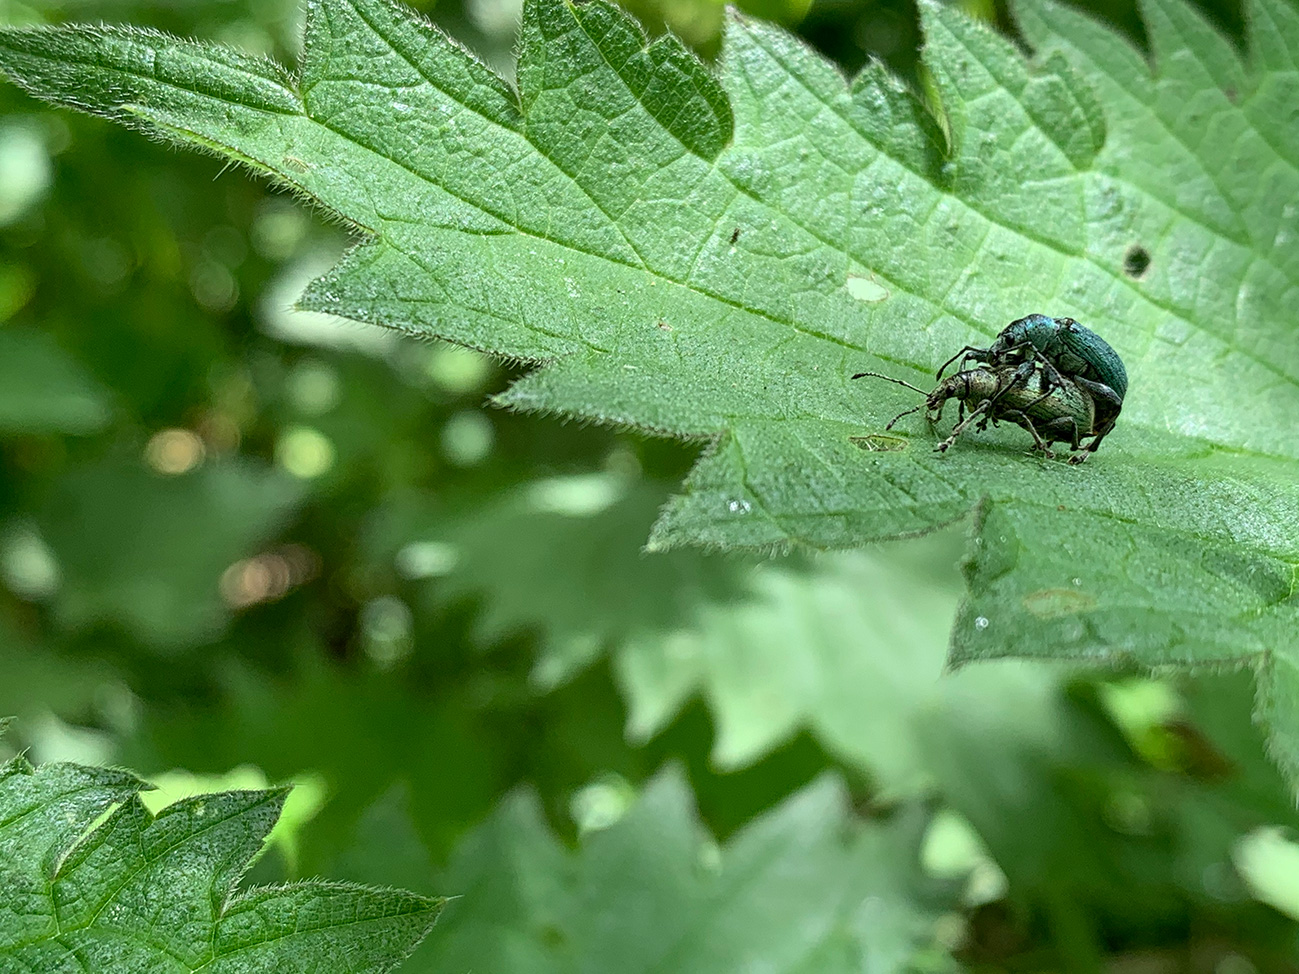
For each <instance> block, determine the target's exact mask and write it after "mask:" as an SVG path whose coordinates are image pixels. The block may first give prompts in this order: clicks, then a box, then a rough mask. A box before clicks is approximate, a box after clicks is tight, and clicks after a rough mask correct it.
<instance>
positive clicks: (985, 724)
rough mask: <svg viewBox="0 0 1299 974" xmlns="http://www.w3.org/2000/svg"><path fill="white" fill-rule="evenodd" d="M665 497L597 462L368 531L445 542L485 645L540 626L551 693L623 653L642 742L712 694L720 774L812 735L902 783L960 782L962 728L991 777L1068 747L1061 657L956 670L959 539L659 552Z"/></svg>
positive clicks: (454, 587)
mask: <svg viewBox="0 0 1299 974" xmlns="http://www.w3.org/2000/svg"><path fill="white" fill-rule="evenodd" d="M665 494H666V490H665V489H664V487H663V486H661V485H656V484H652V483H645V484H628V483H626V482H625V481H622V480H621V479H620V478H617V477H614V476H612V475H588V476H576V477H566V478H552V479H549V480H544V481H537V482H534V483H531V484H527V485H524V486H522V487H520V488H519V489H517V490H515V491H513V492H510V493H507V494H504V495H502V496H501V497H500V498H499V499H497V500H495V501H493V502H490V503H485V504H483V505H481V506H478V507H476V508H474V509H473V511H472V512H470V513H467V514H462V515H459V516H448V514H447V513H446V512H443V511H440V510H438V508H437V507H436V506H434V505H432V504H431V503H430V502H428V501H423V502H422V503H421V502H420V501H417V500H415V499H407V500H406V501H405V502H404V503H397V502H393V503H391V504H390V505H389V508H388V510H387V511H386V512H385V515H384V518H383V519H382V521H381V522H380V523H379V524H377V525H375V526H374V528H373V529H372V532H371V534H372V536H371V539H370V544H371V546H372V547H373V548H375V549H378V550H377V551H376V554H377V553H379V551H383V553H385V554H387V553H391V552H395V553H396V560H397V563H398V567H399V568H400V567H401V566H402V564H403V563H404V562H406V561H413V560H414V559H415V556H416V553H417V552H419V551H421V550H429V551H436V552H437V553H438V554H439V556H440V557H441V558H442V559H443V561H444V567H445V574H441V575H439V576H438V577H436V578H434V579H431V580H430V581H429V582H428V583H427V588H426V590H425V592H426V599H427V600H428V601H430V602H433V603H435V604H440V605H445V604H448V603H453V602H455V601H458V600H460V599H464V598H467V597H478V598H480V600H481V610H480V612H479V615H478V616H477V619H476V623H475V630H474V638H475V639H476V641H478V642H479V643H480V644H481V645H484V646H491V645H493V644H495V643H498V642H500V641H502V640H504V639H506V638H508V637H510V636H513V635H516V634H518V633H519V632H522V631H529V630H531V631H535V632H537V634H538V636H539V642H540V655H539V658H538V660H537V663H536V666H535V668H534V670H533V677H534V680H535V681H536V682H538V683H540V684H541V685H542V686H545V687H551V686H554V685H555V684H556V683H559V682H562V681H564V680H567V679H569V678H570V677H571V676H572V675H573V674H574V673H575V672H576V671H578V670H579V669H581V668H582V667H583V666H586V665H587V664H589V663H590V662H592V661H593V660H595V659H599V658H601V657H603V656H604V655H606V654H607V655H608V656H609V657H610V658H611V660H612V665H613V670H614V675H615V678H616V679H617V681H618V684H619V686H620V688H621V690H622V692H623V694H624V696H625V698H626V700H627V705H628V717H627V734H628V736H629V737H630V738H631V739H632V740H633V741H636V742H643V741H645V740H646V739H647V738H649V737H651V736H653V735H654V734H656V733H658V732H659V731H661V730H662V729H663V728H664V727H666V726H667V725H668V724H669V723H671V721H672V720H673V719H675V718H676V716H677V715H678V714H679V713H680V711H681V709H682V707H683V705H684V704H685V703H686V701H688V700H689V699H690V698H691V697H692V696H694V695H696V694H699V695H702V696H703V697H704V698H705V700H706V701H707V702H708V705H709V707H710V709H711V710H712V713H713V716H714V720H715V724H716V739H715V741H714V745H713V752H712V758H713V761H714V762H716V763H717V764H718V765H719V766H720V767H722V768H736V767H742V766H745V765H748V764H750V763H752V762H754V761H756V760H758V759H760V758H761V757H763V756H764V755H766V754H767V753H769V752H770V751H771V750H773V749H775V748H776V747H778V746H780V745H781V744H783V743H785V742H786V741H787V740H788V739H789V738H790V737H792V736H793V735H794V734H795V733H797V732H798V731H799V730H801V729H803V728H808V729H811V730H812V731H813V732H814V733H815V734H816V735H817V737H818V738H819V739H820V740H821V741H822V743H823V744H824V745H825V746H826V747H827V748H828V749H829V750H830V751H832V752H833V753H835V754H836V755H838V756H840V757H842V758H844V759H847V760H849V761H851V762H853V763H854V764H855V765H857V766H859V767H861V768H862V769H863V770H865V771H867V772H869V773H870V774H871V775H872V777H873V778H874V780H875V783H876V785H877V787H879V788H880V789H881V790H882V791H884V792H886V793H888V794H890V795H898V794H907V793H912V792H915V791H918V790H924V789H926V788H930V787H932V786H934V785H935V784H936V783H938V782H937V781H936V779H938V778H940V777H943V776H947V775H950V773H951V770H950V768H949V762H948V761H947V759H946V758H945V757H944V754H945V752H947V751H949V750H950V749H951V748H952V747H953V743H954V741H955V739H957V738H959V739H960V740H961V741H963V742H964V744H965V746H969V747H971V748H973V749H976V750H977V751H978V753H979V755H980V756H979V758H978V760H979V762H980V763H981V764H983V765H984V768H985V774H984V776H983V780H985V781H992V780H993V779H995V778H996V777H997V776H998V775H1001V776H1013V775H1015V774H1018V773H1022V772H1019V771H1016V770H1015V768H1016V767H1017V766H1018V764H1019V763H1020V762H1021V761H1022V760H1023V758H1024V753H1023V752H1025V751H1036V750H1037V749H1038V748H1039V747H1041V746H1043V745H1046V746H1047V747H1048V748H1050V746H1051V744H1052V743H1058V739H1059V738H1060V737H1061V736H1062V728H1061V717H1062V715H1061V712H1060V710H1061V700H1060V674H1059V672H1058V670H1052V669H1048V668H1044V667H1033V668H1027V667H1024V666H1023V665H1022V664H1018V663H1014V662H1003V663H999V664H996V665H988V666H982V667H972V668H966V669H964V670H962V671H960V672H958V673H944V672H943V668H944V666H943V660H944V656H945V653H946V649H947V632H948V630H949V629H950V627H951V620H952V617H953V616H954V614H955V613H956V609H957V603H958V599H959V594H960V593H959V583H958V578H957V575H956V572H955V571H954V569H953V565H954V562H955V560H956V556H957V552H958V540H957V538H956V536H955V535H954V533H953V532H943V533H940V534H936V535H934V536H933V537H932V538H929V539H925V540H924V541H922V542H914V541H911V542H906V543H901V544H893V545H890V546H888V547H877V548H874V549H871V550H867V551H862V552H851V553H841V554H834V555H823V556H819V557H817V558H814V559H809V560H806V561H800V560H786V561H783V562H779V563H771V562H763V561H758V560H756V559H749V558H741V557H738V556H735V555H728V556H721V555H710V554H706V553H703V552H700V551H697V550H692V549H685V550H678V551H671V552H667V553H665V554H662V555H659V556H655V557H651V558H646V557H645V556H644V555H642V554H641V553H640V552H639V551H638V550H637V542H638V541H640V540H641V539H643V538H644V536H645V530H646V527H647V526H648V525H649V524H650V523H651V521H652V520H653V518H654V515H655V512H656V511H657V510H658V509H659V508H660V507H661V505H662V502H663V499H664V496H665ZM557 552H563V555H564V557H562V558H556V553H557ZM573 592H581V593H583V598H581V599H574V598H572V594H571V593H573Z"/></svg>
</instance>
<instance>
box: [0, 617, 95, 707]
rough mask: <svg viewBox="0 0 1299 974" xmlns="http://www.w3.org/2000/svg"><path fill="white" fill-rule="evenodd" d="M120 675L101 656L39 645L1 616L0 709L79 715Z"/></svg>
mask: <svg viewBox="0 0 1299 974" xmlns="http://www.w3.org/2000/svg"><path fill="white" fill-rule="evenodd" d="M119 678H120V677H119V675H118V674H117V673H116V672H115V671H114V669H113V667H111V666H110V665H108V664H107V663H105V662H104V661H103V660H100V659H96V658H94V657H93V656H90V655H89V654H86V653H80V654H74V653H67V652H63V651H59V650H56V649H54V648H52V647H49V646H42V645H39V644H38V643H37V642H36V641H35V640H33V639H29V638H27V637H26V636H24V635H20V634H19V632H18V631H17V629H15V628H14V627H12V626H10V625H9V623H8V622H6V621H5V620H4V619H0V714H11V715H14V716H16V717H19V718H21V719H22V720H23V724H22V725H20V726H26V725H27V724H28V722H30V721H35V720H36V719H38V718H39V717H40V716H43V715H44V714H46V713H54V714H55V715H57V716H59V717H62V718H64V719H70V718H76V717H81V716H84V715H85V714H86V713H87V711H89V710H90V709H91V706H92V704H93V703H94V702H95V698H96V696H97V695H98V694H99V693H100V692H102V691H103V689H104V688H105V686H107V685H109V684H110V683H111V682H112V681H114V680H115V679H119Z"/></svg>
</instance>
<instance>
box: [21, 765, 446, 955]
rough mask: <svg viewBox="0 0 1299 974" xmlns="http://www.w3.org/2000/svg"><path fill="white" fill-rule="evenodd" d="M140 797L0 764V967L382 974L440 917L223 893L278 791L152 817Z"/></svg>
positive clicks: (430, 904)
mask: <svg viewBox="0 0 1299 974" xmlns="http://www.w3.org/2000/svg"><path fill="white" fill-rule="evenodd" d="M146 787H148V786H146V785H145V784H144V782H142V781H140V780H139V779H138V778H136V777H134V776H133V775H131V774H129V773H127V772H124V771H116V770H109V769H102V768H89V767H84V766H81V765H74V764H49V765H42V766H41V767H40V768H34V767H32V765H31V764H29V763H28V762H27V761H26V759H25V758H23V757H21V756H20V757H17V758H14V759H13V760H11V761H9V762H7V763H6V764H4V765H3V766H0V971H3V972H5V974H10V972H13V974H18V972H28V971H42V972H48V974H62V972H69V974H71V972H77V974H97V972H104V974H110V972H119V971H149V972H158V974H162V972H167V974H171V972H187V971H206V972H212V974H216V972H223V974H237V972H247V974H253V972H258V974H260V972H264V971H268V970H282V971H309V970H330V971H339V972H348V974H353V972H355V974H360V972H371V971H373V972H378V971H387V970H391V969H392V968H393V967H394V966H395V965H396V964H397V963H398V962H399V961H400V960H401V959H402V958H403V957H405V956H406V955H407V954H408V953H409V952H410V951H411V950H412V949H413V948H414V947H415V945H416V944H417V943H419V941H420V940H421V939H422V938H423V937H424V935H425V934H426V933H427V932H428V930H429V927H431V926H432V924H433V921H434V919H435V918H436V917H437V914H438V911H439V910H440V909H441V901H440V900H437V899H431V898H428V897H424V896H417V895H415V894H414V893H405V892H401V891H399V890H391V889H374V888H368V887H362V886H355V885H350V884H345V883H327V882H322V881H310V882H304V883H298V884H295V885H292V886H276V887H260V888H257V889H249V890H245V891H242V892H236V891H235V884H236V883H237V882H238V880H239V877H240V875H241V874H242V873H243V871H244V870H245V869H246V868H247V867H248V864H249V862H250V861H251V860H252V858H253V857H254V856H255V855H256V854H257V853H258V851H259V850H260V849H261V846H262V842H263V840H264V839H265V838H266V835H267V833H268V832H270V830H271V827H272V826H273V825H274V824H275V820H276V819H277V818H278V817H279V814H280V807H281V805H282V804H283V801H284V798H285V795H286V794H287V792H286V791H285V790H284V789H278V790H271V791H232V792H225V793H222V794H214V795H200V796H197V797H195V798H190V799H185V800H183V801H179V802H177V803H176V804H174V805H171V806H169V807H167V808H165V809H163V810H162V811H161V812H159V813H158V814H157V815H156V816H154V815H151V814H150V813H149V812H148V811H147V810H146V809H145V807H144V805H143V803H142V802H141V801H140V798H139V794H138V793H139V792H140V791H141V789H143V788H146ZM105 813H108V814H107V817H106V818H105V819H104V820H103V821H102V822H101V823H100V824H98V825H97V826H95V823H96V820H97V819H98V818H99V817H100V816H103V815H104V814H105ZM92 826H95V827H94V828H93V829H92Z"/></svg>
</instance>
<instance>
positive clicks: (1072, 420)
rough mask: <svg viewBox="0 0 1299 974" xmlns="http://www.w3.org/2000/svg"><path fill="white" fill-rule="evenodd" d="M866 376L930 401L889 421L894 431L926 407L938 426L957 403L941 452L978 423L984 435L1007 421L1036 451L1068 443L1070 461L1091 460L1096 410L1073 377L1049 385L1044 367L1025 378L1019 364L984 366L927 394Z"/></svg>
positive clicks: (960, 374) (958, 375)
mask: <svg viewBox="0 0 1299 974" xmlns="http://www.w3.org/2000/svg"><path fill="white" fill-rule="evenodd" d="M866 375H869V376H873V377H875V378H877V379H886V380H888V381H889V382H893V383H896V384H897V385H900V386H905V387H906V388H908V389H911V390H913V391H914V392H918V393H920V394H921V395H922V396H924V397H925V401H924V402H923V403H921V404H920V405H919V406H915V407H913V408H911V409H907V410H904V411H903V412H900V413H898V415H896V416H894V417H893V418H892V419H891V420H889V423H888V425H887V426H885V427H884V428H885V429H886V430H888V429H892V428H893V424H894V423H896V422H897V421H898V420H899V419H901V418H902V417H903V416H909V415H910V414H912V413H914V412H918V411H919V410H921V409H924V410H925V411H926V415H925V418H926V419H927V420H928V421H929V422H931V423H936V422H938V420H940V419H941V418H942V415H943V407H944V406H946V404H947V401H948V400H949V399H955V400H956V401H957V417H956V426H955V427H953V429H952V432H951V434H950V435H949V436H948V437H947V439H945V440H943V441H942V442H940V443H939V444H938V445H937V446H936V447H934V449H935V450H937V451H938V452H940V453H946V452H947V450H948V449H949V448H950V447H951V446H952V444H953V443H955V442H956V441H957V439H959V438H960V436H961V434H962V433H964V432H965V431H966V430H967V429H968V428H969V427H970V425H971V424H977V425H976V426H975V429H976V431H978V432H982V431H983V430H985V429H987V428H988V424H989V423H992V424H993V425H996V424H997V423H999V422H1001V421H1002V420H1006V421H1008V422H1012V423H1015V424H1017V425H1018V426H1021V427H1023V428H1024V429H1025V430H1026V431H1027V432H1028V434H1029V435H1030V436H1031V437H1033V446H1034V448H1035V449H1038V450H1041V451H1042V452H1043V453H1044V454H1045V455H1046V456H1047V457H1048V458H1054V456H1055V453H1054V452H1053V451H1052V450H1051V444H1053V443H1056V442H1065V443H1068V444H1069V445H1070V446H1071V447H1072V448H1073V450H1074V451H1075V453H1074V454H1073V455H1072V456H1071V457H1070V458H1069V462H1070V463H1081V462H1082V461H1083V460H1085V459H1087V451H1084V450H1083V449H1082V447H1081V440H1082V438H1083V437H1086V436H1090V435H1093V434H1094V433H1095V425H1096V410H1095V405H1094V403H1093V400H1092V397H1091V396H1090V395H1089V394H1088V393H1087V392H1086V391H1085V390H1083V389H1082V388H1080V387H1079V386H1078V385H1077V384H1076V383H1075V382H1074V380H1072V379H1069V378H1066V377H1064V376H1058V377H1057V379H1056V380H1055V381H1049V380H1048V379H1047V377H1046V374H1045V371H1044V370H1043V369H1034V370H1033V371H1032V372H1030V373H1029V375H1028V376H1026V377H1022V376H1021V375H1020V368H1019V366H1017V365H1003V366H1001V367H1000V368H993V367H989V366H982V365H981V366H979V367H978V368H974V369H964V370H962V371H960V372H956V373H954V374H952V375H949V376H948V377H947V378H946V379H943V380H942V381H941V382H940V383H939V384H938V385H937V386H936V387H935V388H934V389H933V391H931V392H925V391H924V390H923V389H919V388H917V387H916V386H913V385H912V384H911V383H909V382H904V381H902V380H901V379H895V378H893V377H892V376H887V375H882V374H881V373H879V372H858V373H857V374H856V375H854V376H853V378H854V379H860V378H861V377H862V376H866ZM967 410H968V415H967Z"/></svg>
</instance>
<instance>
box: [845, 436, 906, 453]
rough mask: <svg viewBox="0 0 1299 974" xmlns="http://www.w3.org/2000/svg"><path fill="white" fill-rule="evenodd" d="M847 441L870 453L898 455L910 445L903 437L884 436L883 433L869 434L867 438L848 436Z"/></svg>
mask: <svg viewBox="0 0 1299 974" xmlns="http://www.w3.org/2000/svg"><path fill="white" fill-rule="evenodd" d="M848 441H849V442H850V443H854V444H856V445H857V446H859V447H861V448H862V449H863V450H866V451H868V452H870V453H898V452H899V451H901V450H905V449H906V448H907V447H908V446H909V445H910V444H909V443H908V442H907V439H906V437H904V436H885V435H884V434H883V433H871V434H870V435H869V436H850V437H848Z"/></svg>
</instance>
